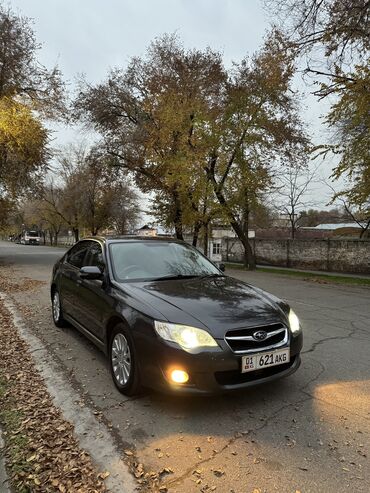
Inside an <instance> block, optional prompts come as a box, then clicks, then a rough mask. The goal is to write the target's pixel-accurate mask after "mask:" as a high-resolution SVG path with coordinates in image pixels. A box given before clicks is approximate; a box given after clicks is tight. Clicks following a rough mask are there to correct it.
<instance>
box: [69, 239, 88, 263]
mask: <svg viewBox="0 0 370 493" xmlns="http://www.w3.org/2000/svg"><path fill="white" fill-rule="evenodd" d="M89 244H90V242H89V241H81V242H80V243H77V245H75V246H74V247H73V248H72V249H71V250H70V251H69V252H68V254H67V257H66V262H68V263H69V264H71V265H74V266H75V267H78V268H79V269H81V267H83V266H84V265H86V263H85V262H84V259H85V256H86V252H87V250H88V248H89Z"/></svg>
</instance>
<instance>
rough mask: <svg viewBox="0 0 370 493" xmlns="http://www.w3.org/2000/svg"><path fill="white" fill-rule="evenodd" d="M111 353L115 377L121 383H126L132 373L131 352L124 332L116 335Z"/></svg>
mask: <svg viewBox="0 0 370 493" xmlns="http://www.w3.org/2000/svg"><path fill="white" fill-rule="evenodd" d="M111 355H112V356H111V357H112V369H113V374H114V377H115V379H116V380H117V382H118V383H119V384H120V385H126V384H127V382H128V380H129V378H130V375H131V352H130V347H129V345H128V342H127V339H126V337H125V336H124V335H123V334H121V333H118V334H116V335H115V336H114V338H113V340H112V353H111Z"/></svg>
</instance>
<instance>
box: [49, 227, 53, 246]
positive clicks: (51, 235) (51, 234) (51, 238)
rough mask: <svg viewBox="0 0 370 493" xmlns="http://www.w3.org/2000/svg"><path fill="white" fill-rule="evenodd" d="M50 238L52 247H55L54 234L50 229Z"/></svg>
mask: <svg viewBox="0 0 370 493" xmlns="http://www.w3.org/2000/svg"><path fill="white" fill-rule="evenodd" d="M49 238H50V245H51V246H53V233H52V231H51V230H50V229H49Z"/></svg>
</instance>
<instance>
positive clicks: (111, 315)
mask: <svg viewBox="0 0 370 493" xmlns="http://www.w3.org/2000/svg"><path fill="white" fill-rule="evenodd" d="M51 299H52V312H53V318H54V322H55V324H56V325H57V326H58V327H62V326H63V325H64V324H65V323H66V322H69V323H70V324H72V325H73V326H74V327H76V328H77V329H78V330H80V331H81V332H82V333H83V334H85V335H86V336H87V337H88V338H89V339H90V340H91V341H93V342H94V343H95V344H96V345H97V346H98V347H99V348H100V349H102V350H103V351H104V353H106V354H107V355H108V357H109V362H110V369H111V373H112V377H113V381H114V383H115V385H116V386H117V388H118V389H119V390H120V391H121V392H123V393H124V394H127V395H132V394H135V393H137V392H138V391H139V389H140V388H141V386H145V387H152V388H156V389H158V390H163V391H168V390H171V391H175V392H178V393H188V394H213V393H217V392H225V391H229V390H236V389H242V388H245V387H249V386H252V385H256V384H261V383H264V382H269V381H272V380H275V379H277V378H281V377H284V376H287V375H290V374H291V373H293V372H295V371H296V370H297V369H298V367H299V365H300V351H301V348H302V331H301V327H300V324H299V320H298V318H297V316H296V315H295V313H294V312H293V310H292V309H290V307H289V306H288V304H287V303H285V302H284V301H282V300H280V299H278V298H276V297H275V296H273V295H271V294H269V293H266V292H264V291H262V290H261V289H258V288H256V287H253V286H251V285H249V284H246V283H244V282H241V281H238V280H236V279H233V278H231V277H228V276H226V275H225V274H224V273H223V272H222V270H220V269H219V268H218V267H216V266H215V265H214V264H213V263H212V262H210V261H209V260H208V259H207V258H206V257H205V256H203V255H202V254H201V253H199V252H198V250H197V249H195V248H193V247H191V246H189V245H187V244H186V243H184V242H181V241H177V240H172V239H167V238H159V237H156V238H148V237H146V238H140V237H132V236H131V237H119V238H101V237H93V238H87V239H84V240H81V241H79V242H78V243H77V244H75V245H74V246H73V247H72V248H71V249H70V250H68V251H67V253H66V254H65V255H64V256H63V257H62V259H61V260H59V261H58V262H57V263H56V264H55V266H54V270H53V276H52V282H51Z"/></svg>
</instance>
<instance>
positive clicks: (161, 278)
mask: <svg viewBox="0 0 370 493" xmlns="http://www.w3.org/2000/svg"><path fill="white" fill-rule="evenodd" d="M193 277H198V276H196V275H195V274H186V275H184V274H170V275H168V276H162V277H156V278H154V279H153V281H165V280H167V279H191V278H193Z"/></svg>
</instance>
